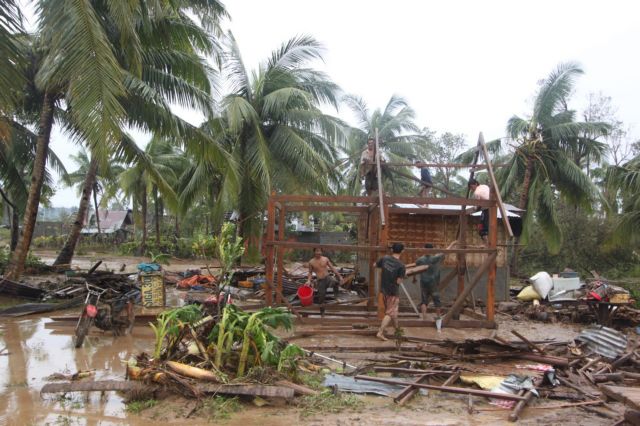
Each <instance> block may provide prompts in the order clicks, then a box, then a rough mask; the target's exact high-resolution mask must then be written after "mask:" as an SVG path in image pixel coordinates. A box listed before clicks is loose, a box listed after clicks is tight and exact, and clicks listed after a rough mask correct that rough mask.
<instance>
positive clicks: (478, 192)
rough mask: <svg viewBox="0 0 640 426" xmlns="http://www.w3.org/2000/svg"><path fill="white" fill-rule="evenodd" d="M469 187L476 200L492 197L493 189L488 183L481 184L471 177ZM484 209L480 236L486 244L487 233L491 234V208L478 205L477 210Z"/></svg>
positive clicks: (481, 217)
mask: <svg viewBox="0 0 640 426" xmlns="http://www.w3.org/2000/svg"><path fill="white" fill-rule="evenodd" d="M469 189H470V190H471V191H472V192H473V198H475V199H476V200H489V199H490V198H491V189H489V187H488V186H487V185H484V184H480V183H479V182H478V181H477V180H475V179H474V178H471V179H469ZM478 210H482V216H480V223H481V226H480V230H479V231H478V233H479V234H480V238H482V241H483V243H484V245H485V246H486V245H487V244H488V240H487V235H489V210H488V209H483V208H482V207H477V208H476V211H478Z"/></svg>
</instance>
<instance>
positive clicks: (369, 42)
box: [52, 0, 640, 206]
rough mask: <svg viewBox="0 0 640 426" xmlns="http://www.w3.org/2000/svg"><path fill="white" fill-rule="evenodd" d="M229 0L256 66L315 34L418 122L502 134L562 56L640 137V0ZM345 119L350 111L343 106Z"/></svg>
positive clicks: (60, 143)
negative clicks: (403, 102)
mask: <svg viewBox="0 0 640 426" xmlns="http://www.w3.org/2000/svg"><path fill="white" fill-rule="evenodd" d="M223 2H224V3H225V4H226V6H227V8H228V10H229V13H230V14H231V18H232V20H231V22H230V23H229V28H230V29H231V30H232V31H233V33H234V35H235V37H236V40H237V41H238V43H239V45H240V49H241V52H242V54H243V57H244V60H245V65H246V66H247V67H248V68H254V67H256V66H257V64H258V63H259V62H260V61H262V60H264V59H265V58H266V57H268V55H269V54H270V52H271V51H272V50H273V49H275V48H277V47H279V46H280V44H281V43H282V42H284V41H285V40H288V39H289V38H291V37H293V36H295V35H299V34H308V35H311V36H313V37H315V38H316V39H317V40H318V41H320V42H321V43H323V44H324V46H325V47H326V52H325V64H324V65H323V66H322V67H323V68H324V70H325V71H326V72H328V73H329V75H330V76H331V77H332V78H333V80H334V81H335V82H336V83H338V84H339V85H340V86H341V87H342V88H343V90H344V91H345V92H348V93H353V94H356V95H359V96H362V97H363V98H364V99H365V100H366V102H367V103H368V104H369V106H370V107H371V108H376V107H380V108H383V107H384V105H385V104H386V102H387V101H388V99H389V97H390V96H391V95H392V94H398V95H401V96H403V97H405V98H406V99H407V100H408V101H409V104H410V105H411V106H412V107H413V108H414V110H415V111H416V114H417V123H418V124H419V125H420V126H425V127H429V128H431V129H432V130H436V131H438V132H445V131H449V132H454V133H464V134H465V135H466V136H467V140H468V142H469V143H471V142H475V140H476V139H477V136H478V132H480V131H482V132H484V135H485V138H486V139H487V140H491V139H494V138H498V137H502V136H504V127H505V124H506V122H507V119H508V118H509V117H510V116H511V115H513V114H518V115H523V116H524V115H526V114H527V111H528V106H529V103H530V99H531V97H532V95H533V94H534V92H535V89H536V82H537V81H538V80H540V79H542V78H544V77H545V76H546V75H547V74H548V73H549V72H550V71H551V70H552V69H553V68H554V67H555V66H556V65H557V64H558V63H560V62H565V61H577V62H579V63H580V64H581V65H582V67H583V69H584V71H585V75H583V76H582V77H580V79H579V80H578V84H577V90H576V94H575V95H574V97H573V100H572V103H571V105H570V106H571V107H573V108H574V109H578V110H580V109H581V108H582V107H583V106H584V105H585V103H586V96H587V94H588V93H590V92H599V91H601V92H603V93H604V94H605V95H608V96H611V97H612V98H613V104H614V105H615V106H616V107H617V108H618V116H619V118H620V119H621V120H622V121H624V122H625V124H627V125H628V126H630V127H631V132H630V138H635V139H637V138H638V137H639V135H640V80H639V78H638V76H639V75H640V73H639V71H640V70H639V63H640V58H639V57H638V53H637V50H638V43H639V42H640V25H639V24H640V13H639V12H640V6H638V3H637V2H633V1H606V2H603V1H599V2H596V1H567V0H564V1H557V0H556V1H547V0H544V1H540V0H536V1H489V0H484V1H473V0H469V1H433V2H430V1H429V2H428V1H411V0H396V1H393V2H389V1H377V0H369V1H364V0H362V1H361V0H341V1H338V0H325V1H322V2H318V1H308V0H262V1H260V0H251V1H249V0H242V1H241V0H236V1H224V0H223ZM339 115H340V116H341V117H343V118H345V119H349V114H348V112H347V111H346V109H343V110H341V111H340V112H339ZM185 118H187V117H185ZM140 139H141V140H140V143H141V144H143V143H144V142H145V141H144V140H143V138H140ZM52 148H53V149H54V150H55V151H56V153H58V155H60V156H61V157H63V159H64V160H67V156H68V155H69V153H73V152H75V150H76V149H77V148H76V147H75V146H73V145H70V144H69V143H68V142H67V141H65V140H64V137H62V136H61V135H59V134H56V135H55V138H54V141H53V143H52ZM66 164H67V165H68V167H69V168H70V170H72V169H73V165H72V164H71V163H70V162H69V161H66ZM76 203H77V201H76V196H75V193H74V191H72V190H68V189H66V190H65V189H62V188H61V189H60V190H59V191H58V192H57V194H56V195H55V196H54V198H53V204H54V206H72V205H75V204H76Z"/></svg>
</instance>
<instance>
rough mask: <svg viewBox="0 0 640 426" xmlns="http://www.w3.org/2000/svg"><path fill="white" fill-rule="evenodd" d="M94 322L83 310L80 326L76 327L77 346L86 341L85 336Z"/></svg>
mask: <svg viewBox="0 0 640 426" xmlns="http://www.w3.org/2000/svg"><path fill="white" fill-rule="evenodd" d="M92 322H93V321H92V319H91V318H89V317H88V316H86V315H85V314H84V312H83V313H82V318H80V322H78V326H77V327H76V341H75V347H76V348H79V347H81V346H82V343H84V338H85V337H86V336H87V334H88V333H89V328H90V327H91V323H92Z"/></svg>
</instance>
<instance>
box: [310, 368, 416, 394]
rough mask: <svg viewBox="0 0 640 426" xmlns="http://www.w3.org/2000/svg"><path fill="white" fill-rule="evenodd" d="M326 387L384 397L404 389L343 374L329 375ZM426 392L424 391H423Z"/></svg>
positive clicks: (325, 381) (325, 380)
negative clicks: (336, 387)
mask: <svg viewBox="0 0 640 426" xmlns="http://www.w3.org/2000/svg"><path fill="white" fill-rule="evenodd" d="M322 384H323V385H324V386H326V387H332V386H336V385H337V386H338V390H340V391H343V392H353V393H370V394H376V395H382V396H393V395H395V394H397V393H398V392H400V391H401V390H402V389H404V386H396V385H387V384H385V383H376V382H368V381H364V380H356V379H354V378H353V377H349V376H343V375H341V374H335V373H331V374H327V375H326V376H325V378H324V382H323V383H322ZM422 391H425V390H424V389H421V393H422Z"/></svg>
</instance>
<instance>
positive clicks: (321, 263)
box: [307, 248, 343, 315]
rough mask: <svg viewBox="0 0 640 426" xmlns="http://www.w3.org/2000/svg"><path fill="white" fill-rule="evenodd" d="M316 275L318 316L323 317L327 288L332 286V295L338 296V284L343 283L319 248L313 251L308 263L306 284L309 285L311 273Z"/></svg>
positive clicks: (338, 273)
mask: <svg viewBox="0 0 640 426" xmlns="http://www.w3.org/2000/svg"><path fill="white" fill-rule="evenodd" d="M329 270H332V271H333V273H334V274H336V276H337V277H338V279H339V280H340V281H339V282H338V281H336V280H335V279H333V277H332V276H331V275H329ZM314 272H315V273H316V288H317V289H318V301H319V302H320V314H321V315H324V300H325V297H326V294H327V287H329V286H333V293H334V295H336V296H337V295H338V291H339V288H340V284H341V283H342V281H343V278H342V275H340V272H338V270H337V269H336V268H335V266H333V263H331V261H330V260H329V258H328V257H326V256H323V255H322V249H321V248H315V249H313V259H311V260H310V261H309V278H308V280H307V284H308V285H311V279H312V277H313V273H314Z"/></svg>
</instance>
